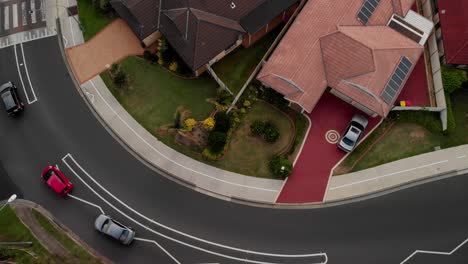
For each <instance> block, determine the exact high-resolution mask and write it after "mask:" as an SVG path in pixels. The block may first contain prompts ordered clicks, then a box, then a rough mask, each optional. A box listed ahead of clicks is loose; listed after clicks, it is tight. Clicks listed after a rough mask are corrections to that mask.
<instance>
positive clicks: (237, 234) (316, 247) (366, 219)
mask: <svg viewBox="0 0 468 264" xmlns="http://www.w3.org/2000/svg"><path fill="white" fill-rule="evenodd" d="M24 54H25V56H24V57H25V61H26V62H27V68H28V72H29V76H30V80H31V83H32V86H33V89H34V92H35V94H36V96H37V99H38V100H37V101H36V102H35V103H33V104H30V105H27V106H26V110H25V111H24V113H23V114H22V115H21V116H18V117H17V118H12V117H9V116H7V115H6V114H0V160H1V161H2V163H3V165H4V168H5V171H6V173H3V174H2V173H0V175H1V176H0V177H1V181H0V183H2V185H0V189H2V190H1V191H0V194H2V195H4V194H5V193H7V192H9V191H12V190H17V189H16V187H14V186H15V185H16V186H18V187H17V188H19V190H17V192H19V194H20V195H22V197H23V198H25V199H29V200H32V201H35V202H37V203H39V204H41V205H43V206H44V207H45V208H46V209H48V210H49V211H51V212H52V213H53V214H54V215H55V216H56V217H57V218H58V219H59V220H60V221H61V222H63V223H64V224H66V225H67V226H68V227H70V228H71V229H72V230H73V231H74V232H75V233H77V234H78V235H79V236H80V237H81V238H82V239H83V240H84V241H86V242H87V243H88V244H89V245H91V246H92V247H93V248H95V249H96V250H97V251H99V252H100V253H102V254H103V255H105V256H106V257H108V258H109V259H111V260H113V261H115V262H118V263H175V262H174V260H173V259H171V257H170V256H168V255H167V254H166V253H165V252H164V251H163V250H161V249H160V248H159V247H158V245H156V244H154V243H150V242H144V241H135V243H133V244H132V245H131V246H130V247H128V248H126V247H124V246H120V245H119V244H117V243H115V242H114V241H111V240H109V239H107V238H106V237H103V236H102V235H100V234H98V233H97V232H95V231H94V229H93V221H94V218H95V217H96V216H97V215H98V214H99V210H98V209H97V208H95V207H93V206H90V205H88V204H85V203H83V202H80V201H78V200H76V199H73V198H71V197H67V198H66V199H63V198H60V197H58V196H57V195H55V194H54V193H52V191H51V190H49V189H48V188H47V187H46V186H45V185H44V184H42V183H41V181H40V178H39V174H40V172H41V171H42V169H43V168H44V167H45V166H47V165H50V164H57V165H58V167H59V168H60V169H61V170H62V171H63V172H64V173H65V174H66V175H67V176H68V178H69V179H70V180H71V181H72V182H73V183H74V184H75V188H74V191H73V195H74V196H76V197H79V198H81V199H85V200H87V201H89V202H91V203H94V204H96V205H99V206H101V207H102V209H103V210H104V211H105V212H106V213H108V214H110V215H112V216H113V217H115V218H116V219H117V220H119V221H120V222H123V223H125V224H128V225H130V226H133V227H134V229H135V230H136V231H137V236H138V237H140V238H144V239H148V240H154V241H156V242H157V243H158V244H159V246H162V247H163V248H164V249H165V250H167V251H168V252H169V253H170V254H171V255H172V256H173V257H174V258H176V259H177V260H178V261H179V262H180V263H261V262H266V263H314V262H321V261H323V260H324V259H323V257H321V256H305V257H304V256H302V257H295V258H291V257H288V256H279V255H271V254H270V255H265V254H264V255H261V254H258V253H255V252H252V251H256V252H268V253H272V254H313V253H319V252H324V253H326V254H327V257H328V263H370V264H373V263H382V264H383V263H401V262H402V261H403V260H404V259H406V258H407V257H408V256H409V255H411V254H412V253H413V252H414V251H415V250H418V249H420V250H433V251H451V250H452V249H454V248H455V247H457V245H459V244H460V243H462V242H463V241H464V240H465V239H467V238H468V221H467V220H468V210H467V205H468V191H467V188H468V177H466V176H468V175H463V176H457V177H452V178H449V179H445V180H441V181H437V182H432V183H428V184H425V185H420V186H416V187H413V188H409V189H405V190H402V191H399V192H395V193H392V194H388V195H385V196H381V197H378V198H373V199H369V200H366V201H362V202H356V203H352V204H347V205H342V206H335V207H329V208H322V209H310V210H279V209H265V208H254V207H249V206H244V205H240V204H235V203H229V202H226V201H222V200H218V199H216V198H212V197H210V196H207V195H204V194H200V193H197V192H194V191H192V190H190V189H188V188H185V187H183V186H181V185H179V184H177V183H175V182H173V181H171V180H168V179H167V178H165V177H163V176H161V175H160V174H159V173H157V172H156V171H154V170H152V169H150V168H148V167H146V166H145V165H144V164H142V163H141V162H140V161H139V160H138V159H136V158H135V157H134V156H133V155H132V154H131V153H129V152H128V151H127V150H126V149H125V148H124V147H123V146H122V145H121V144H120V143H119V142H118V141H117V140H116V139H115V138H114V137H113V136H112V135H111V134H110V133H109V132H108V131H107V130H106V129H105V128H104V127H103V126H102V125H101V123H100V122H99V121H98V120H97V118H96V117H95V116H94V115H93V113H92V112H91V110H90V109H89V108H88V106H87V105H86V103H85V102H84V99H83V98H82V97H81V95H80V94H79V93H78V91H77V90H76V88H75V87H74V85H73V83H72V81H71V79H70V76H69V73H68V72H67V69H66V67H65V65H64V62H63V58H62V55H61V53H60V50H59V46H58V42H57V38H56V37H52V38H46V39H41V40H37V41H33V42H28V43H25V44H24ZM0 58H1V59H0V81H2V82H3V81H8V80H11V81H13V82H15V83H16V84H17V85H18V87H19V91H20V95H21V96H22V97H23V98H25V94H24V91H23V90H22V87H21V85H20V83H21V80H20V79H19V74H18V69H17V65H16V58H15V53H14V47H9V48H5V49H1V50H0ZM19 67H24V66H21V65H20V66H19ZM20 72H21V74H22V76H23V79H25V78H26V79H27V76H25V74H24V72H25V71H24V70H20ZM23 81H25V80H23ZM28 93H30V91H29V92H28ZM80 178H81V179H82V180H80ZM8 179H11V181H10V182H12V183H11V184H8V187H5V186H6V185H4V184H3V181H8ZM100 186H101V187H102V188H101V187H100ZM7 196H8V195H7ZM5 198H7V197H5ZM1 199H3V198H2V197H0V200H1ZM117 199H119V200H117ZM119 201H120V202H119ZM158 223H160V224H163V225H166V226H168V227H171V228H173V229H174V230H168V229H167V228H163V227H161V226H160V225H158ZM178 232H185V233H187V234H190V235H192V236H196V237H198V238H202V239H205V240H208V241H211V242H212V243H211V244H208V243H206V242H202V241H199V240H196V239H193V238H189V237H187V236H184V235H181V234H180V233H178ZM213 243H218V244H221V245H214V244H213ZM226 247H236V248H240V249H244V250H250V252H247V251H239V250H233V249H232V248H226ZM242 259H244V261H239V260H242ZM255 261H256V262H255ZM406 263H468V244H466V245H465V246H463V247H461V248H460V249H459V250H457V251H456V252H455V253H454V254H452V255H450V256H442V255H427V254H417V255H415V257H413V258H411V259H410V260H408V261H407V262H406Z"/></svg>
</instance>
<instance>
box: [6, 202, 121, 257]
mask: <svg viewBox="0 0 468 264" xmlns="http://www.w3.org/2000/svg"><path fill="white" fill-rule="evenodd" d="M15 204H18V205H23V206H26V207H28V208H30V209H35V210H37V211H38V212H39V213H41V214H42V215H43V216H44V217H45V218H47V219H48V220H49V221H50V223H52V225H54V227H55V228H57V229H58V230H60V231H62V232H63V233H65V234H66V235H67V236H68V237H69V238H70V239H71V240H73V241H74V242H75V243H76V244H78V245H80V246H81V247H83V248H84V249H85V250H86V251H87V252H88V253H89V254H90V255H92V256H93V257H95V258H96V259H98V260H99V261H101V262H102V263H105V264H112V263H113V262H112V261H110V260H109V259H108V258H106V257H104V256H103V255H101V254H99V253H98V252H97V251H96V250H94V249H93V248H92V247H90V246H89V245H88V244H86V243H85V242H84V241H83V240H81V239H80V238H79V237H78V236H77V235H76V234H75V233H73V231H71V229H70V228H68V227H67V226H66V225H64V224H63V223H62V222H60V221H59V220H58V219H56V218H55V217H54V216H53V215H52V214H51V213H50V212H49V211H47V210H46V209H45V208H44V207H42V206H41V205H39V204H37V203H35V202H33V201H29V200H24V199H17V200H15V201H14V202H13V203H12V205H13V206H14V205H15Z"/></svg>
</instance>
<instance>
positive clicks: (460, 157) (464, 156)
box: [457, 155, 466, 159]
mask: <svg viewBox="0 0 468 264" xmlns="http://www.w3.org/2000/svg"><path fill="white" fill-rule="evenodd" d="M463 158H466V155H462V156H458V157H457V159H463Z"/></svg>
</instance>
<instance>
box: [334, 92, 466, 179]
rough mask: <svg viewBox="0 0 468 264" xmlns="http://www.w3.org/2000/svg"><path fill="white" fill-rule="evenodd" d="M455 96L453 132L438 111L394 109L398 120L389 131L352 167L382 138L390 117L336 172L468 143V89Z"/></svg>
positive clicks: (358, 168)
mask: <svg viewBox="0 0 468 264" xmlns="http://www.w3.org/2000/svg"><path fill="white" fill-rule="evenodd" d="M451 98H452V105H453V107H452V109H453V113H454V117H455V121H456V127H455V129H453V130H452V131H450V133H443V132H441V131H440V126H441V125H440V119H439V117H438V114H437V113H428V112H411V111H408V112H399V113H398V114H395V113H392V117H391V118H393V119H395V122H396V124H395V126H394V127H393V128H392V129H391V130H390V131H389V132H388V134H387V135H386V136H384V138H383V139H382V140H381V141H380V142H378V143H376V144H375V145H374V146H373V147H372V148H371V149H370V151H369V152H368V153H367V154H366V155H365V156H363V157H362V159H361V160H360V161H359V162H358V163H357V164H356V166H355V167H354V168H352V169H351V168H350V166H351V165H352V164H354V163H355V161H356V160H358V159H359V158H360V157H361V156H362V155H363V153H364V152H365V151H366V150H367V149H368V148H369V146H370V145H371V144H372V143H373V142H374V141H375V140H376V139H377V138H378V136H379V135H380V134H381V133H382V132H383V130H384V129H385V127H386V126H388V125H389V124H390V123H391V122H390V121H386V122H384V123H383V124H382V126H381V127H379V128H378V129H377V130H376V131H375V132H374V133H373V134H372V135H371V136H370V137H369V138H368V139H366V140H365V141H364V142H363V143H362V144H361V145H360V146H359V147H358V148H357V149H356V150H355V151H354V152H353V153H352V154H350V155H349V156H348V157H347V158H346V160H344V161H343V163H342V164H340V166H339V167H338V168H337V170H335V174H343V173H346V172H348V171H349V170H350V169H351V171H359V170H363V169H367V168H371V167H374V166H378V165H381V164H385V163H388V162H391V161H395V160H399V159H403V158H406V157H411V156H414V155H418V154H422V153H426V152H430V151H433V150H434V147H436V146H440V147H441V148H449V147H454V146H459V145H463V144H468V89H459V90H457V91H455V92H454V93H453V94H452V95H451ZM397 115H398V116H397Z"/></svg>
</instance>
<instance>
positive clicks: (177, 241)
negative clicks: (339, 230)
mask: <svg viewBox="0 0 468 264" xmlns="http://www.w3.org/2000/svg"><path fill="white" fill-rule="evenodd" d="M67 156H68V157H71V155H70V154H67ZM67 156H65V157H63V158H62V162H63V163H64V164H65V165H67V167H68V169H70V171H71V172H72V173H73V174H75V176H76V177H77V178H78V179H79V180H80V181H81V182H82V183H83V184H84V185H85V186H86V187H88V189H90V190H91V191H92V192H93V193H94V194H95V195H96V196H97V197H99V198H100V199H101V200H102V201H103V202H105V203H106V204H107V205H109V206H110V207H111V208H113V209H114V210H115V211H117V212H118V213H120V214H121V215H123V216H125V217H126V218H127V219H129V220H130V221H132V222H134V223H135V224H137V225H139V226H141V227H142V228H144V229H146V230H148V231H149V232H151V233H153V234H156V235H159V236H161V237H164V238H166V239H168V240H171V241H173V242H175V243H179V244H181V245H184V246H187V247H190V248H193V249H196V250H199V251H202V252H205V253H208V254H212V255H216V256H220V257H223V258H227V259H232V260H237V261H243V262H249V263H257V264H279V263H274V262H263V261H255V260H247V259H241V258H237V257H233V256H230V255H225V254H221V253H217V252H214V251H210V250H207V249H204V248H201V247H198V246H194V245H191V244H188V243H186V242H183V241H180V240H177V239H175V238H172V237H170V236H167V235H164V234H162V233H159V232H157V231H155V230H153V229H151V228H149V227H147V226H146V225H144V224H142V223H140V222H138V221H137V220H135V219H133V218H131V217H130V216H128V215H127V214H125V213H124V212H122V211H121V210H119V209H118V208H117V207H115V206H114V205H113V204H112V203H110V202H109V201H108V200H106V199H105V198H104V197H102V196H101V195H100V194H99V193H97V192H96V191H95V190H94V189H93V188H91V186H89V184H88V183H87V182H86V181H84V180H83V179H82V178H81V177H80V176H79V175H78V173H76V172H75V170H73V168H72V167H71V166H70V165H69V164H68V163H67V161H66V160H65V159H66V158H67ZM71 159H72V160H73V158H71ZM75 163H76V162H75ZM76 165H77V166H78V167H79V164H77V163H76ZM80 169H82V168H81V167H80ZM83 172H85V171H83ZM85 174H87V173H86V172H85ZM131 210H132V211H133V209H131ZM134 212H135V211H134ZM146 219H147V218H146ZM224 247H226V246H224ZM244 252H247V253H248V252H249V251H244ZM324 254H325V253H318V254H314V255H313V256H323V255H324ZM325 255H326V254H325ZM325 259H327V258H326V256H325ZM323 263H326V262H323Z"/></svg>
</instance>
